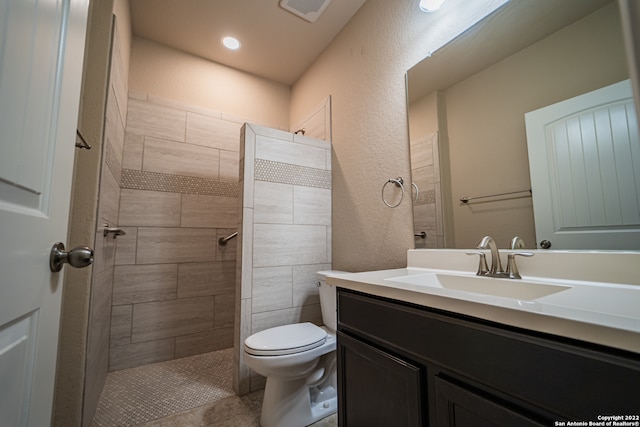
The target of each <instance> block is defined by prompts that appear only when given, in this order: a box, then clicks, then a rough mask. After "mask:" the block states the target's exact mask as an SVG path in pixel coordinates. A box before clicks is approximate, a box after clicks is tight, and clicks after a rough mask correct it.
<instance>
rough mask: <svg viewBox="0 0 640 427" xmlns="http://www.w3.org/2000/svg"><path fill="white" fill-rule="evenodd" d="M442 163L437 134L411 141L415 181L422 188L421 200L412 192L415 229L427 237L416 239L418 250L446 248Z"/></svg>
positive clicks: (412, 175)
mask: <svg viewBox="0 0 640 427" xmlns="http://www.w3.org/2000/svg"><path fill="white" fill-rule="evenodd" d="M414 159H417V161H414ZM438 159H439V156H438V133H437V132H433V133H431V134H428V135H424V136H420V137H414V138H412V139H411V179H412V180H413V183H415V184H416V185H417V186H418V188H419V193H418V197H417V199H416V193H415V189H414V188H412V189H411V190H412V197H413V198H414V203H413V226H414V229H415V231H416V232H417V233H419V232H421V231H424V232H425V233H427V238H426V239H422V238H420V237H416V238H415V247H416V249H424V248H443V247H444V228H443V225H442V214H441V212H442V200H441V197H440V169H439V160H438Z"/></svg>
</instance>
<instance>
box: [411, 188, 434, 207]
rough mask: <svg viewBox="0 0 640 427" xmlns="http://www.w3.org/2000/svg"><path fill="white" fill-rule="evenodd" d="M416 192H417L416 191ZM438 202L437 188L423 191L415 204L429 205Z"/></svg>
mask: <svg viewBox="0 0 640 427" xmlns="http://www.w3.org/2000/svg"><path fill="white" fill-rule="evenodd" d="M414 193H415V192H414ZM435 202H436V190H427V191H421V192H420V195H418V200H416V202H415V203H414V205H428V204H430V203H435Z"/></svg>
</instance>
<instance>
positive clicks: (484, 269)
mask: <svg viewBox="0 0 640 427" xmlns="http://www.w3.org/2000/svg"><path fill="white" fill-rule="evenodd" d="M465 254H466V255H479V256H480V262H479V264H478V271H477V272H476V276H486V275H487V274H488V273H489V267H488V266H487V255H486V254H485V253H484V252H481V251H471V252H465Z"/></svg>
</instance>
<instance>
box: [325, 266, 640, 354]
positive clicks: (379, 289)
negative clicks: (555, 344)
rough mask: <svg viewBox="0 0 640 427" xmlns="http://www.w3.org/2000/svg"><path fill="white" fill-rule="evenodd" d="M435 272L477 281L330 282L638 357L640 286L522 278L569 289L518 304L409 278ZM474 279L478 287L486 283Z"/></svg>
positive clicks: (371, 277) (395, 273)
mask: <svg viewBox="0 0 640 427" xmlns="http://www.w3.org/2000/svg"><path fill="white" fill-rule="evenodd" d="M434 273H435V274H440V275H445V276H446V275H455V276H465V277H469V278H471V277H475V275H474V273H472V272H466V271H462V272H461V271H459V270H440V269H434V268H415V267H409V268H402V269H393V270H380V271H371V272H363V273H348V274H339V275H335V276H332V277H329V278H328V279H327V280H328V282H329V283H330V284H333V285H336V286H338V287H342V288H346V289H352V290H356V291H360V292H365V293H368V294H371V295H377V296H381V297H386V298H391V299H395V300H399V301H405V302H410V303H413V304H418V305H422V306H426V307H433V308H436V309H441V310H446V311H450V312H454V313H460V314H464V315H468V316H473V317H476V318H480V319H485V320H489V321H493V322H498V323H502V324H505V325H511V326H515V327H520V328H524V329H529V330H533V331H539V332H545V333H549V334H553V335H558V336H563V337H568V338H574V339H578V340H582V341H587V342H592V343H597V344H602V345H606V346H609V347H614V348H618V349H623V350H628V351H632V352H635V353H639V354H640V286H637V285H635V284H620V283H604V282H595V281H584V280H582V281H573V280H567V279H547V278H540V277H532V276H525V275H524V274H523V278H522V280H523V282H529V283H533V284H536V283H540V284H545V285H557V286H562V287H566V288H561V289H562V290H561V291H559V292H555V293H551V294H549V295H543V296H538V297H533V298H522V299H518V298H516V297H506V296H497V295H488V294H484V293H482V290H481V287H480V291H479V293H476V292H470V291H465V290H459V289H449V288H446V287H442V286H438V285H433V284H431V285H428V284H427V285H425V284H421V283H420V282H421V278H420V277H418V276H415V277H410V276H414V275H420V274H427V275H428V274H434ZM424 277H427V276H424ZM475 279H476V280H478V284H480V285H483V284H484V283H483V282H482V280H484V279H485V278H482V277H475ZM488 280H494V281H495V280H499V281H506V282H505V283H499V284H500V285H504V286H510V283H513V284H514V285H515V286H518V285H519V284H518V283H517V282H518V280H517V279H488ZM412 281H414V282H415V283H411V282H412ZM473 283H474V284H475V282H473ZM486 283H487V284H488V283H489V282H486Z"/></svg>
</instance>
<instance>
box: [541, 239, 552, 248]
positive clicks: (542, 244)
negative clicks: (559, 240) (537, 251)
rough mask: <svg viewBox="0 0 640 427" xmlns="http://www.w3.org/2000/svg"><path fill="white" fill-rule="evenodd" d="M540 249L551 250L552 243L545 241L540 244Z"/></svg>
mask: <svg viewBox="0 0 640 427" xmlns="http://www.w3.org/2000/svg"><path fill="white" fill-rule="evenodd" d="M540 247H541V248H542V249H549V248H550V247H551V242H550V241H548V240H543V241H541V242H540Z"/></svg>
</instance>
